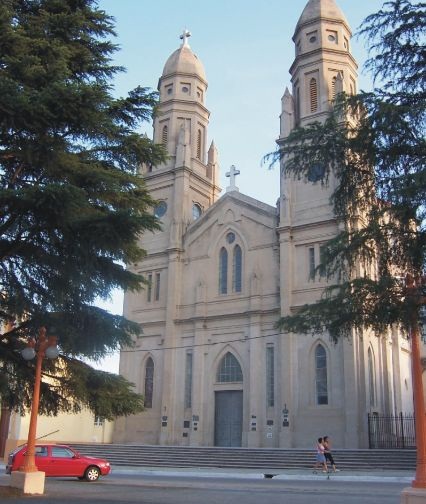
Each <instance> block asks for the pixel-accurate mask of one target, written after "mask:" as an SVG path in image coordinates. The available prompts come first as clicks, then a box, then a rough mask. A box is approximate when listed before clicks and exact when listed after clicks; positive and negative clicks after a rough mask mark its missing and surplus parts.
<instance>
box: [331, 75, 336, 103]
mask: <svg viewBox="0 0 426 504" xmlns="http://www.w3.org/2000/svg"><path fill="white" fill-rule="evenodd" d="M336 82H337V75H335V76H334V77H333V78H332V79H331V99H332V100H335V99H336Z"/></svg>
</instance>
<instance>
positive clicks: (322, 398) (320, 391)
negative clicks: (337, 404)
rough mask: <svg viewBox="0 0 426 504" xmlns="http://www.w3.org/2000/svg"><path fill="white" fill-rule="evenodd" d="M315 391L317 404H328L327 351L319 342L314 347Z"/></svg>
mask: <svg viewBox="0 0 426 504" xmlns="http://www.w3.org/2000/svg"><path fill="white" fill-rule="evenodd" d="M315 393H316V402H317V404H328V385H327V353H326V351H325V348H324V347H323V346H322V345H321V344H319V345H317V347H316V348H315Z"/></svg>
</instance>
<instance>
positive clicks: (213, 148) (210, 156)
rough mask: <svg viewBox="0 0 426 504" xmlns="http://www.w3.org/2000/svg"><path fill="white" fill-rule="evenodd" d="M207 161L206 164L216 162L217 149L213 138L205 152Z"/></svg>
mask: <svg viewBox="0 0 426 504" xmlns="http://www.w3.org/2000/svg"><path fill="white" fill-rule="evenodd" d="M207 162H208V164H212V165H213V164H216V163H217V149H216V145H215V143H214V140H212V143H211V144H210V148H209V152H208V153H207Z"/></svg>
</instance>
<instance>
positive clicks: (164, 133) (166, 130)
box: [161, 124, 169, 146]
mask: <svg viewBox="0 0 426 504" xmlns="http://www.w3.org/2000/svg"><path fill="white" fill-rule="evenodd" d="M168 139H169V127H168V126H167V124H166V125H164V126H163V131H162V133H161V142H162V144H163V145H164V146H166V145H167V141H168Z"/></svg>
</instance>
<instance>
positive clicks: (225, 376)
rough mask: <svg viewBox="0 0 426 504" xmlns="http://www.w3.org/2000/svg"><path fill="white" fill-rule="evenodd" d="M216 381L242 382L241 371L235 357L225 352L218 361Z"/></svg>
mask: <svg viewBox="0 0 426 504" xmlns="http://www.w3.org/2000/svg"><path fill="white" fill-rule="evenodd" d="M216 381H217V382H218V383H229V382H242V381H243V372H242V371H241V366H240V363H239V362H238V361H237V359H236V357H235V356H234V355H232V354H231V352H227V353H226V354H225V355H224V356H223V358H222V360H221V361H220V363H219V367H218V369H217V376H216Z"/></svg>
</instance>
